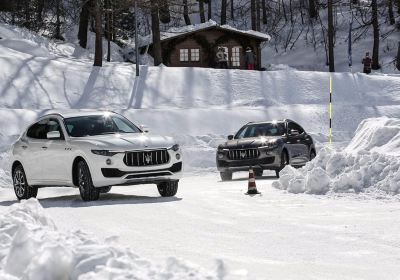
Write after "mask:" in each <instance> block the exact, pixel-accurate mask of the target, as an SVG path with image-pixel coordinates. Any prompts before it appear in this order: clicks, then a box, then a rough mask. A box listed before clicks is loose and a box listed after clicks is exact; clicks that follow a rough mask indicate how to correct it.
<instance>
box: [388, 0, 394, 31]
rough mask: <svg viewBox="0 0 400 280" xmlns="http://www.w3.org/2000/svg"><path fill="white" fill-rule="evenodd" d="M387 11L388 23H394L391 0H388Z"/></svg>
mask: <svg viewBox="0 0 400 280" xmlns="http://www.w3.org/2000/svg"><path fill="white" fill-rule="evenodd" d="M388 13H389V23H390V25H394V24H395V23H396V22H395V20H394V14H393V1H392V0H388Z"/></svg>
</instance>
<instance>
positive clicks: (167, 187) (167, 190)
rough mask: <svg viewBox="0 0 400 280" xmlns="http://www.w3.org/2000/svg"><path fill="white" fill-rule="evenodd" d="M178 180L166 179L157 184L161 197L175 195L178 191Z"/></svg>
mask: <svg viewBox="0 0 400 280" xmlns="http://www.w3.org/2000/svg"><path fill="white" fill-rule="evenodd" d="M178 182H179V181H167V182H162V183H159V184H157V189H158V192H159V193H160V195H161V196H162V197H171V196H174V195H176V193H177V191H178Z"/></svg>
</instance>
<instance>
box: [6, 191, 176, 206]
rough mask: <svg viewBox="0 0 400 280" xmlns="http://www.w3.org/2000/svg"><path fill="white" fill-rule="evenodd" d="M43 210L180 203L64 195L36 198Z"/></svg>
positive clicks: (148, 198) (117, 196) (168, 199)
mask: <svg viewBox="0 0 400 280" xmlns="http://www.w3.org/2000/svg"><path fill="white" fill-rule="evenodd" d="M38 200H39V202H40V204H41V205H42V206H43V208H52V207H76V208H79V207H96V206H107V205H126V204H147V203H166V202H175V201H181V200H182V198H179V197H154V196H138V195H125V194H118V193H107V194H102V195H100V198H99V200H96V201H89V202H85V201H82V200H81V197H80V195H64V196H54V197H47V198H40V194H39V198H38ZM17 202H18V201H17V200H9V201H1V202H0V205H1V206H10V205H12V204H14V203H17Z"/></svg>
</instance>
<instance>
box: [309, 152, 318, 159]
mask: <svg viewBox="0 0 400 280" xmlns="http://www.w3.org/2000/svg"><path fill="white" fill-rule="evenodd" d="M316 156H317V154H316V153H315V151H314V150H311V152H310V161H312V160H313V159H314V158H315V157H316Z"/></svg>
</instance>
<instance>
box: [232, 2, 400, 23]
mask: <svg viewBox="0 0 400 280" xmlns="http://www.w3.org/2000/svg"><path fill="white" fill-rule="evenodd" d="M399 1H400V0H399ZM231 20H232V21H234V20H235V0H231Z"/></svg>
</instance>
